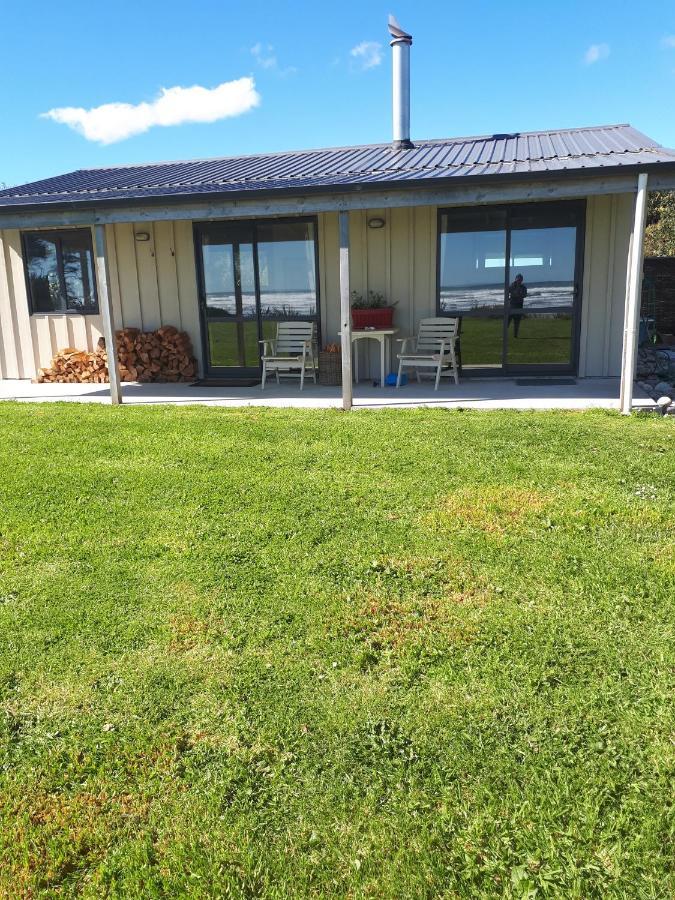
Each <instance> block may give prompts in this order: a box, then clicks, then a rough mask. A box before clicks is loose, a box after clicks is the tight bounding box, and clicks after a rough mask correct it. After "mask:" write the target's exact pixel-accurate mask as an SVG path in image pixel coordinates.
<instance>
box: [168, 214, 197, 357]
mask: <svg viewBox="0 0 675 900" xmlns="http://www.w3.org/2000/svg"><path fill="white" fill-rule="evenodd" d="M174 239H175V242H176V248H175V249H176V274H177V277H178V302H179V303H180V314H181V322H182V324H183V330H184V331H187V333H188V334H189V335H190V338H191V340H192V346H193V348H194V354H195V356H196V357H197V361H198V363H199V369H200V371H201V372H202V373H203V372H204V360H203V353H202V341H201V323H200V318H199V295H198V293H197V267H196V265H195V245H194V239H193V236H192V222H174ZM166 324H167V325H172V324H173V323H172V322H167V323H166Z"/></svg>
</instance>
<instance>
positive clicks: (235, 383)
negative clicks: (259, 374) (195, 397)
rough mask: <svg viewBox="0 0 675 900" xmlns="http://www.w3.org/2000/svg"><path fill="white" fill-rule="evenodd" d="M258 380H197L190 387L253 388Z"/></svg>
mask: <svg viewBox="0 0 675 900" xmlns="http://www.w3.org/2000/svg"><path fill="white" fill-rule="evenodd" d="M256 384H260V379H259V378H198V379H197V381H193V382H192V384H191V385H190V387H254V385H256Z"/></svg>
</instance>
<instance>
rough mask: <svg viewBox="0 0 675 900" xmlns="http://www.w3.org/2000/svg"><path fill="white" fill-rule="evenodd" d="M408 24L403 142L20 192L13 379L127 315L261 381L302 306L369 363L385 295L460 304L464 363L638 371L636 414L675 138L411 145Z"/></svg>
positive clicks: (83, 173) (435, 312) (415, 317)
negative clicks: (643, 326) (357, 318)
mask: <svg viewBox="0 0 675 900" xmlns="http://www.w3.org/2000/svg"><path fill="white" fill-rule="evenodd" d="M392 36H393V40H392V46H393V49H394V61H395V66H394V88H395V90H394V140H393V142H391V143H383V144H376V145H371V146H355V147H341V148H336V149H320V150H304V151H293V152H287V153H267V154H264V153H263V154H258V155H254V156H239V157H224V158H214V159H200V160H193V161H188V162H168V163H156V164H148V165H130V166H120V167H114V168H106V169H90V170H78V171H75V172H70V173H68V174H65V175H59V176H57V177H54V178H48V179H45V180H43V181H38V182H34V183H31V184H25V185H21V186H19V187H12V188H9V189H5V190H2V191H0V377H2V378H3V379H11V378H18V379H21V378H31V377H33V376H34V375H35V374H36V370H37V369H38V368H39V367H41V366H46V365H48V363H49V361H50V358H51V356H52V355H53V354H54V352H55V351H56V350H57V349H60V348H62V347H64V346H71V347H77V348H79V349H93V348H94V347H95V345H96V343H97V340H98V338H99V336H100V335H101V334H107V335H112V332H113V330H114V329H119V328H122V327H127V326H134V327H138V328H141V329H144V330H152V329H156V328H158V327H159V326H161V325H174V326H177V327H178V328H180V329H183V330H185V331H187V332H188V333H189V334H190V336H191V338H192V341H193V344H194V347H195V352H196V355H197V357H198V363H199V368H200V373H201V375H202V376H204V377H207V378H208V377H216V378H239V377H241V378H247V379H250V378H252V377H257V376H258V375H259V372H260V350H259V344H258V341H259V339H260V338H261V337H263V336H268V335H269V334H270V333H271V331H270V329H272V328H273V327H274V326H275V323H276V322H278V321H280V320H284V319H287V318H291V319H292V318H295V319H302V320H310V319H311V320H314V321H315V322H316V325H317V331H318V334H319V336H320V341H321V342H322V343H324V344H325V343H326V342H333V341H338V340H340V339H342V341H343V344H342V346H343V365H344V366H346V367H347V368H345V369H344V371H345V372H349V371H350V369H349V366H350V364H351V346H352V345H351V341H350V335H349V330H350V327H351V324H350V319H349V298H350V295H351V293H352V292H353V291H356V292H357V293H359V294H367V292H369V291H375V292H378V293H382V294H384V295H385V297H386V298H387V300H390V301H394V302H396V303H397V306H396V312H395V325H396V326H397V327H398V328H399V329H400V332H401V334H402V335H403V334H414V333H415V331H416V329H417V326H418V323H419V321H420V320H421V319H423V318H425V317H431V316H448V317H458V318H460V320H461V323H462V324H461V338H460V340H461V355H462V376H463V377H470V376H471V375H472V374H478V375H488V374H501V375H504V374H516V373H518V374H523V373H530V374H537V375H538V374H545V375H548V376H550V375H556V374H558V375H563V374H568V375H574V376H577V377H580V378H587V377H593V376H604V377H607V376H623V387H622V389H623V390H624V391H627V392H628V408H630V396H631V394H630V391H632V382H633V375H634V368H631V367H634V357H635V345H636V333H637V324H638V323H637V315H638V312H639V310H637V307H638V306H639V299H638V294H639V279H640V273H641V265H642V256H641V245H642V233H643V229H644V216H645V201H646V192H647V190H648V189H673V188H675V151H673V150H668V149H665V148H664V147H662V146H660V145H659V144H658V143H656V142H655V141H653V140H651V139H650V138H648V137H646V136H645V135H644V134H641V133H640V132H639V131H637V130H635V129H634V128H632V127H631V126H630V125H610V126H599V127H590V128H578V129H565V130H558V131H541V132H530V133H513V134H493V135H489V136H486V137H470V138H450V139H440V140H415V141H411V140H410V136H409V130H408V129H409V109H408V106H407V97H408V93H407V88H408V82H407V79H408V78H409V75H408V68H407V53H408V51H409V47H410V43H411V40H412V39H410V40H407V39H408V38H409V36H408V35H405V33H401V34H400V35H397V34H395V33H394V32H392ZM401 63H403V64H401ZM517 275H520V276H522V278H521V279H520V280H519V284H524V285H525V288H526V290H525V292H524V296H522V295H523V291H522V290H521V291H520V303H518V302H516V303H515V304H514V303H513V297H512V296H511V294H512V290H511V289H512V286H513V283H514V281H515V279H516V276H517ZM514 306H515V307H516V311H515V313H514ZM340 334H341V335H342V337H341V338H340V337H339V335H340ZM112 381H113V379H112V378H111V382H112ZM343 381H345V380H344V379H343ZM347 381H349V385H348V384H347V383H346V382H345V385H344V392H345V405H346V406H349V405H350V403H351V394H350V391H351V379H347ZM115 388H116V386H115V384H112V383H111V391H112V392H113V393H114V391H115ZM443 390H452V387H448V386H445V385H444V387H443ZM624 405H625V404H624Z"/></svg>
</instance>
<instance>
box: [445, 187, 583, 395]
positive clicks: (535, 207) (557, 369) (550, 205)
mask: <svg viewBox="0 0 675 900" xmlns="http://www.w3.org/2000/svg"><path fill="white" fill-rule="evenodd" d="M485 207H486V208H487V209H489V210H491V211H496V212H500V213H503V214H504V231H505V232H506V245H507V247H508V255H507V256H506V258H507V259H508V258H509V257H510V248H511V232H512V230H515V231H521V230H523V229H522V228H517V227H516V228H515V229H514V228H513V227H512V224H511V220H512V218H513V217H514V216H517V215H518V214H519V213H528V212H529V211H530V210H532V211H533V212H537V213H538V214H539V215H540V216H541V218H542V220H543V221H544V222H545V223H546V224H543V225H541V227H542V228H547V227H554V228H555V227H557V226H556V223H555V216H556V213H562V212H564V211H565V210H569V211H573V212H574V213H575V216H576V225H575V227H576V229H577V242H576V248H575V261H574V265H575V298H574V312H573V315H574V321H573V326H574V327H573V332H572V340H573V347H572V359H571V362H570V364H569V365H568V364H562V365H559V364H557V363H552V364H541V365H536V364H530V365H522V366H514V365H510V366H507V365H506V364H505V363H506V341H505V340H503V343H502V366H501V368H500V369H499V370H498V371H494V370H492V369H487V368H486V369H478V368H477V369H474V370H473V371H472V374H473V375H476V376H478V377H480V378H484V377H486V376H494V377H497V378H500V377H501V378H504V377H509V376H517V375H537V374H541V375H544V374H547V375H548V374H550V375H574V376H577V375H578V374H579V358H580V350H581V346H580V345H581V318H582V306H583V300H584V298H583V283H584V262H585V248H586V209H587V204H586V200H585V199H580V200H550V201H549V200H544V201H541V202H536V201H535V202H530V203H495V204H485ZM475 208H476V207H475V206H470V207H464V206H439V207H438V208H437V210H436V315H437V316H448V318H453V317H452V316H451V315H450V314H449V313H447V312H445V311H443V310H442V309H441V234H449V233H452V232H442V231H441V220H442V216H443V215H447V214H453V213H454V214H457V215H458V216H459V215H460V214H461V212H462V210H466V209H475ZM460 230H461V231H466V230H467V229H465V228H462V229H460ZM471 230H472V231H492V230H494V229H492V228H489V227H485V228H475V229H471ZM499 230H502V229H499ZM506 252H507V251H506V249H505V253H506ZM508 270H509V267H508V266H506V267H505V276H504V282H505V284H504V298H505V301H504V302H505V303H506V294H507V292H508V276H509V271H508ZM504 322H505V323H506V322H507V319H506V313H504ZM507 327H508V325H506V324H505V325H504V336H505V335H506V329H507ZM460 328H461V320H460Z"/></svg>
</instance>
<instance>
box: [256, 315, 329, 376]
mask: <svg viewBox="0 0 675 900" xmlns="http://www.w3.org/2000/svg"><path fill="white" fill-rule="evenodd" d="M260 343H261V344H262V384H261V388H262V390H264V389H265V381H266V380H267V373H268V372H274V373H275V375H276V376H277V384H279V374H280V373H282V374H284V375H299V376H300V390H302V389H303V387H304V386H305V375H311V376H312V378H313V379H314V384H316V357H315V354H314V343H315V328H314V322H296V321H295V320H293V321H291V322H279V323H278V325H277V336H276V338H275V339H274V340H270V339H269V338H268V339H267V340H264V341H260Z"/></svg>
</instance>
